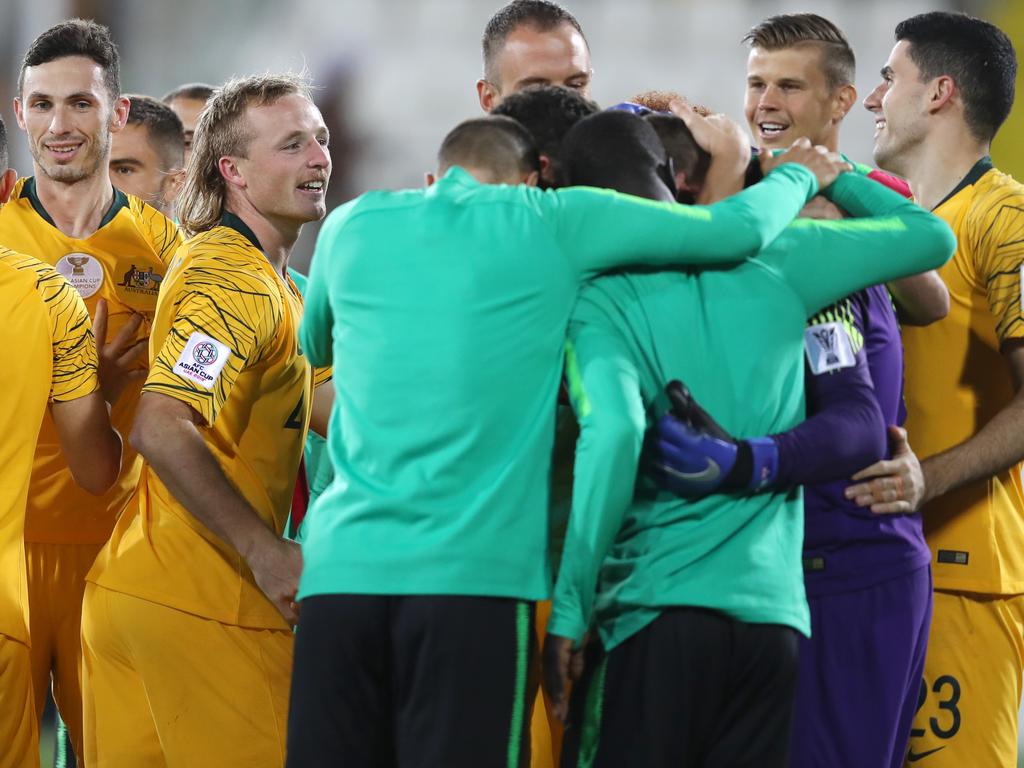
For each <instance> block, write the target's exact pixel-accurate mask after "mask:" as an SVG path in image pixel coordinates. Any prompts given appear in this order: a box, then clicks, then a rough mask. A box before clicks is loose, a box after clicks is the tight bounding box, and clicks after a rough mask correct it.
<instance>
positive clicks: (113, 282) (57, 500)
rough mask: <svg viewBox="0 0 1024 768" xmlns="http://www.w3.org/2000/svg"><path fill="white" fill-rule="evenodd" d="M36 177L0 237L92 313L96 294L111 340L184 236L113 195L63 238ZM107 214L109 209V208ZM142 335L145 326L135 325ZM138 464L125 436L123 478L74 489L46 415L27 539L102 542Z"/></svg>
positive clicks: (2, 212) (130, 395) (128, 400)
mask: <svg viewBox="0 0 1024 768" xmlns="http://www.w3.org/2000/svg"><path fill="white" fill-rule="evenodd" d="M32 189H33V183H32V181H31V180H30V179H21V180H19V181H18V183H17V184H16V186H15V188H14V191H13V192H12V194H11V199H10V202H8V203H7V204H6V205H4V206H3V207H2V208H0V243H3V244H4V245H5V246H7V247H9V248H13V249H15V250H17V251H21V252H23V253H27V254H29V255H30V256H34V257H35V258H37V259H40V260H41V261H43V262H45V263H47V264H49V265H51V266H54V267H56V268H57V270H58V272H61V274H62V275H64V276H65V277H67V278H68V280H69V281H70V282H71V284H72V285H74V286H75V287H76V288H77V289H78V290H79V292H80V293H81V294H82V295H83V298H84V299H85V305H86V307H87V308H88V310H89V314H90V315H92V314H93V313H94V312H95V311H96V304H97V302H98V301H99V300H100V299H106V300H107V303H108V308H109V311H110V321H109V331H108V334H107V338H108V339H110V338H113V337H114V335H116V333H117V332H118V330H120V328H121V327H122V326H123V325H124V323H125V322H127V321H128V319H129V318H130V316H131V313H132V312H141V313H142V314H144V315H146V316H147V317H152V314H153V310H154V308H155V307H156V296H157V289H158V288H159V286H160V282H161V280H162V278H163V275H164V273H165V271H166V264H167V263H168V262H169V261H170V259H171V257H172V256H173V255H174V251H175V250H176V249H177V247H178V245H179V244H180V242H181V237H180V235H179V234H178V229H177V227H176V226H175V225H174V224H173V223H172V222H171V221H170V220H169V219H168V218H167V217H166V216H164V215H163V214H161V213H160V212H159V211H157V210H156V209H154V208H152V207H150V206H148V205H146V204H145V203H143V202H142V201H141V200H139V199H137V198H134V197H131V196H125V195H116V196H115V198H114V204H113V205H112V207H111V211H112V212H113V211H115V208H116V212H115V213H114V214H113V217H112V218H111V219H110V220H109V221H107V222H106V223H104V224H103V226H102V227H100V228H99V229H98V230H97V231H96V232H95V233H94V234H93V235H92V236H90V237H88V238H85V239H77V238H73V237H67V236H66V235H64V234H63V233H62V232H61V231H60V230H59V229H57V228H56V227H55V226H54V225H53V224H52V223H50V222H49V221H47V218H46V214H45V211H44V210H42V209H41V208H40V207H39V205H40V204H39V203H38V199H37V198H35V197H34V195H31V194H30V191H31V190H32ZM108 216H109V214H108ZM139 333H140V338H141V337H142V336H144V335H145V334H146V333H148V328H146V327H143V328H142V329H141V330H140V332H139ZM139 388H140V387H139V385H138V384H135V385H133V386H131V387H129V388H128V389H126V391H125V392H124V394H123V395H122V396H121V398H120V399H119V400H118V402H117V404H116V405H115V406H114V409H113V413H112V414H111V420H112V422H113V424H114V426H115V428H117V430H118V431H119V432H121V434H122V435H127V434H128V432H129V429H130V426H131V420H132V417H133V416H134V414H135V408H136V406H137V404H138V398H139ZM140 464H141V462H140V461H138V458H137V456H136V454H135V452H134V451H132V449H131V446H130V445H128V442H127V441H125V445H124V458H123V461H122V468H121V476H120V478H118V481H117V483H115V485H114V487H113V488H112V489H111V490H110V491H108V492H107V493H106V494H104V495H103V496H93V495H91V494H89V493H87V492H86V491H84V490H82V489H81V488H79V487H78V486H77V485H76V484H75V482H74V479H73V478H72V477H71V472H70V470H69V469H68V467H67V463H66V462H65V461H64V457H63V454H62V453H61V450H60V443H59V441H58V438H57V432H56V429H55V428H54V425H53V421H52V419H50V417H49V415H47V416H46V417H45V418H44V421H43V427H42V429H41V430H40V433H39V443H38V447H37V448H36V457H35V464H34V466H33V470H32V481H31V482H32V484H31V491H30V493H29V501H28V513H27V518H26V523H25V538H26V540H27V541H39V542H50V543H69V544H76V543H95V544H101V543H103V542H104V541H106V539H107V536H109V535H110V530H111V528H113V525H114V519H115V518H116V517H117V515H118V513H119V512H120V511H121V510H122V509H123V508H124V505H125V504H126V503H127V501H128V499H129V498H130V497H131V494H132V492H133V491H134V489H135V485H136V483H137V482H138V477H139V469H140Z"/></svg>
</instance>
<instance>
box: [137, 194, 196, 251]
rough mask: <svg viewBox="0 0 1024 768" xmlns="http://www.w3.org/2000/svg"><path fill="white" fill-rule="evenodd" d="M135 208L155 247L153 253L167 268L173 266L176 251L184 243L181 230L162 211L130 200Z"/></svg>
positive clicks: (149, 239)
mask: <svg viewBox="0 0 1024 768" xmlns="http://www.w3.org/2000/svg"><path fill="white" fill-rule="evenodd" d="M129 199H130V200H131V204H132V206H133V208H134V213H135V215H136V217H137V218H138V221H139V222H140V225H141V227H142V230H143V232H144V234H145V236H146V239H147V240H148V241H149V244H150V245H151V246H153V251H154V252H155V253H156V255H157V256H158V257H159V258H160V261H162V262H163V264H164V266H165V267H169V266H170V265H171V260H172V259H173V258H174V253H175V251H177V250H178V246H180V245H181V244H182V243H183V242H184V238H183V237H182V235H181V230H179V229H178V225H177V224H175V223H174V222H173V221H171V220H170V219H169V218H167V217H166V216H164V215H163V214H162V213H160V211H158V210H156V209H155V208H153V207H152V206H150V205H147V204H146V203H144V202H142V201H141V200H139V199H137V198H129Z"/></svg>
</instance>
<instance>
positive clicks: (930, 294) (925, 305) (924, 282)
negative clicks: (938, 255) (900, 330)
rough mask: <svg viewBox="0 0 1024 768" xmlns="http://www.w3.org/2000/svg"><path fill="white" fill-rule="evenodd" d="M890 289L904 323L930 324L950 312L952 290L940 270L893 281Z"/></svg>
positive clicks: (901, 320) (889, 286)
mask: <svg viewBox="0 0 1024 768" xmlns="http://www.w3.org/2000/svg"><path fill="white" fill-rule="evenodd" d="M888 288H889V293H890V294H892V300H893V303H894V304H895V305H896V311H897V312H898V313H899V318H900V322H902V323H903V324H904V325H915V326H924V325H930V324H931V323H934V322H937V321H939V320H941V319H942V318H944V317H945V316H946V315H947V314H949V290H948V289H947V288H946V284H945V283H944V282H942V278H941V277H939V273H938V272H937V271H936V270H930V271H928V272H922V273H921V274H919V275H911V276H910V277H904V278H901V279H900V280H893V281H892V282H891V283H889V285H888Z"/></svg>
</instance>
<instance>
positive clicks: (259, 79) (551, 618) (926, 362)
mask: <svg viewBox="0 0 1024 768" xmlns="http://www.w3.org/2000/svg"><path fill="white" fill-rule="evenodd" d="M744 43H746V44H747V45H748V47H749V51H748V59H747V81H746V99H745V105H744V106H745V109H744V112H745V117H746V121H747V123H748V125H747V128H748V129H749V134H748V132H747V131H745V130H744V129H743V128H741V127H740V126H739V125H737V124H735V123H733V122H732V121H730V120H728V119H727V118H725V117H723V116H721V115H718V114H714V113H713V112H712V111H711V110H709V109H708V108H705V107H702V106H699V105H695V104H692V103H690V102H689V101H687V99H686V98H685V97H684V96H681V95H679V94H677V93H668V92H662V91H646V92H643V93H639V94H634V95H628V94H623V100H622V102H621V103H619V104H617V105H615V106H612V107H609V108H607V109H604V110H602V109H601V108H600V107H599V106H598V105H597V104H596V103H594V102H593V101H592V100H591V98H590V84H591V74H592V68H591V58H590V49H589V46H588V44H587V40H586V37H585V36H584V33H583V30H582V28H581V26H580V24H579V23H578V22H577V20H576V19H575V18H574V17H573V16H572V15H571V14H570V13H569V12H568V11H567V10H565V9H564V8H562V7H560V6H558V5H556V4H554V3H552V2H548V0H513V1H512V2H511V3H509V4H508V5H506V6H504V7H503V8H501V9H500V10H498V11H497V12H496V13H495V15H494V16H493V17H492V18H491V20H490V21H489V23H488V25H487V27H486V29H485V30H484V35H483V51H482V52H483V62H484V76H483V78H481V79H480V80H479V81H478V82H477V92H478V96H479V101H480V106H481V108H482V110H483V111H484V113H486V114H485V115H483V116H480V117H475V118H472V119H468V120H465V121H463V122H461V123H459V124H458V125H456V126H455V127H454V128H453V129H452V130H451V131H450V132H449V133H448V135H447V136H445V138H444V140H443V142H442V143H441V146H440V148H439V150H438V154H437V159H436V165H435V167H434V172H433V173H431V174H428V180H427V182H428V183H427V186H426V187H425V188H423V189H407V190H400V191H376V192H368V193H365V194H363V195H361V196H360V197H358V198H356V199H355V200H352V201H351V202H349V203H346V204H345V205H342V206H341V207H339V208H337V209H336V210H334V211H333V212H330V213H329V215H328V210H327V204H326V192H327V188H328V184H329V182H330V177H331V155H330V149H329V133H328V129H327V126H326V125H325V122H324V119H323V117H322V116H321V114H320V111H319V110H318V108H317V107H316V105H315V104H314V101H313V98H312V94H311V90H310V86H309V83H308V81H307V80H306V79H305V78H303V77H299V76H295V75H291V74H266V75H260V76H252V77H245V78H236V79H232V80H230V81H228V82H226V83H224V84H223V85H221V86H219V87H212V86H206V85H202V84H192V85H187V86H182V87H180V88H178V89H176V90H174V91H172V92H171V93H169V94H167V95H166V96H165V97H164V98H163V99H160V100H158V99H154V98H150V97H147V96H142V95H124V94H122V93H121V90H120V74H119V67H120V63H119V57H118V52H117V48H116V46H115V44H114V42H113V40H112V39H111V37H110V33H109V31H108V30H107V29H106V28H105V27H103V26H101V25H98V24H96V23H94V22H91V21H83V20H80V19H74V20H71V21H66V22H63V23H61V24H58V25H56V26H54V27H52V28H50V29H48V30H47V31H45V32H44V33H43V34H41V35H40V36H39V37H38V38H37V39H36V40H35V41H34V42H33V43H32V45H31V46H30V48H29V49H28V51H27V53H26V54H25V57H24V59H23V63H22V66H21V71H20V75H19V82H18V88H17V96H16V99H15V102H14V109H15V114H16V117H17V123H18V127H19V128H20V129H21V130H22V131H24V133H25V136H26V138H27V140H28V146H29V149H30V153H31V156H32V166H33V167H32V174H31V175H30V176H26V177H23V178H18V177H17V174H16V173H15V172H14V171H13V170H12V169H9V168H8V167H7V134H6V130H5V129H4V128H3V125H2V123H0V165H2V168H0V171H2V172H3V173H2V175H0V203H2V207H0V344H2V345H3V347H4V348H6V349H8V350H10V351H11V352H12V354H11V355H10V360H11V361H12V364H10V365H8V366H6V367H5V370H4V372H3V373H2V374H0V386H2V389H3V391H4V397H3V399H2V400H0V429H2V430H3V432H4V434H6V435H7V438H6V439H5V440H3V441H2V442H0V466H2V467H3V470H2V471H3V481H2V482H0V768H8V767H10V768H24V767H25V766H38V765H39V760H40V758H39V721H40V718H41V717H42V711H43V705H44V702H45V701H46V699H47V697H48V695H49V692H50V691H51V690H52V695H53V698H54V700H55V702H56V704H57V708H58V710H59V713H60V716H61V718H62V721H63V723H64V724H66V733H67V739H68V740H69V742H70V746H71V750H72V751H73V754H74V757H75V758H76V759H77V762H78V765H81V766H86V768H122V767H123V768H135V767H137V766H190V767H191V766H239V767H240V768H241V767H242V766H245V767H246V768H249V767H252V766H285V765H286V766H288V767H289V768H305V767H314V766H335V765H343V766H366V767H367V768H370V767H378V766H396V767H399V766H400V767H401V768H405V767H406V766H424V767H425V768H426V767H433V768H441V767H443V768H449V767H453V768H457V767H462V766H465V767H467V768H470V767H472V768H477V767H487V768H490V767H491V766H509V767H510V768H511V767H513V766H517V767H518V766H534V767H535V768H553V766H555V765H561V766H605V767H615V768H618V767H621V766H630V767H631V766H638V767H644V766H658V767H660V766H702V767H707V768H737V767H739V766H750V767H751V768H753V767H755V766H756V767H757V768H766V767H769V766H779V768H784V767H787V766H793V767H798V768H835V767H846V766H849V768H889V767H892V768H896V767H897V766H903V765H911V764H915V763H919V762H920V763H922V764H924V765H926V766H957V767H958V768H962V766H985V767H986V768H988V767H989V766H1007V767H1010V766H1015V765H1016V747H1017V708H1018V705H1019V702H1020V698H1021V673H1022V669H1024V556H1022V554H1021V553H1022V552H1024V491H1022V487H1021V462H1022V460H1024V429H1021V423H1022V421H1024V394H1021V382H1022V380H1024V342H1022V340H1024V287H1022V282H1021V281H1022V277H1024V187H1022V186H1021V185H1020V184H1018V183H1017V182H1016V181H1014V180H1013V179H1012V178H1011V177H1010V176H1008V175H1006V174H1003V173H1001V172H1000V171H999V170H997V169H996V168H995V167H994V166H993V163H992V160H991V159H990V157H989V148H990V145H991V142H992V139H993V138H994V137H995V135H996V133H997V131H998V130H999V128H1000V126H1001V125H1002V123H1003V122H1004V121H1005V119H1006V117H1007V116H1008V114H1009V112H1010V109H1011V107H1012V105H1013V98H1014V82H1015V77H1016V67H1017V63H1016V55H1015V52H1014V49H1013V46H1012V44H1011V42H1010V40H1009V39H1008V38H1007V36H1006V35H1005V34H1004V33H1003V32H1002V31H1000V30H999V29H998V28H996V27H995V26H993V25H992V24H989V23H987V22H984V21H981V20H979V19H975V18H972V17H969V16H965V15H961V14H953V13H943V12H934V13H926V14H921V15H919V16H914V17H912V18H909V19H907V20H905V21H903V22H901V23H900V24H899V25H898V26H897V27H896V30H895V46H894V47H893V49H892V53H891V54H890V56H889V59H888V61H886V62H885V63H884V65H883V66H882V68H881V75H882V81H881V83H880V84H879V85H878V87H877V88H876V89H875V90H874V91H873V92H872V93H871V94H870V95H868V97H867V98H866V99H864V100H863V106H864V107H866V108H867V109H868V110H870V111H871V112H872V113H873V114H874V115H875V118H876V131H875V136H874V142H875V146H874V164H875V166H877V167H873V166H871V165H867V164H864V163H861V162H857V161H855V160H853V159H851V158H848V157H846V156H845V155H843V154H842V153H841V151H840V145H839V134H840V127H841V125H842V122H843V119H844V117H845V116H846V115H847V114H848V113H849V111H850V110H851V109H853V108H854V107H856V106H857V102H858V96H857V92H856V89H855V87H854V84H853V83H854V76H855V57H854V53H853V51H852V49H851V47H850V45H849V43H848V41H847V39H846V38H845V36H844V35H843V33H842V32H841V31H840V30H839V29H838V28H837V27H836V26H835V25H834V24H833V23H832V22H830V21H828V20H827V19H824V18H822V17H820V16H817V15H815V14H792V15H782V16H774V17H771V18H768V19H766V20H764V21H762V22H760V23H758V24H757V25H756V26H754V27H753V28H752V29H751V30H750V31H749V33H748V34H747V36H746V37H745V38H744ZM681 79H682V80H683V81H685V77H682V78H681ZM717 106H723V105H717ZM751 136H752V137H753V144H754V146H753V147H751ZM325 217H326V218H325ZM321 219H325V221H324V223H323V226H322V228H321V229H320V232H319V235H318V238H317V242H316V249H315V253H314V257H313V260H312V263H311V267H310V270H309V275H308V277H307V276H305V275H302V274H300V273H298V272H296V271H294V270H293V269H291V268H290V267H289V257H290V255H291V252H292V249H293V247H294V245H295V243H296V241H297V239H298V236H299V233H300V231H301V228H302V227H303V225H304V224H308V223H311V222H316V221H319V220H321ZM15 361H16V362H15ZM325 439H326V442H325Z"/></svg>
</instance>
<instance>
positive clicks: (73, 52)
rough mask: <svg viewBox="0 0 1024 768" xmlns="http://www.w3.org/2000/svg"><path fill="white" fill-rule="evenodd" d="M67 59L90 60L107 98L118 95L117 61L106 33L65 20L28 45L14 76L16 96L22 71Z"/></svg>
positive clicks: (78, 21) (94, 25)
mask: <svg viewBox="0 0 1024 768" xmlns="http://www.w3.org/2000/svg"><path fill="white" fill-rule="evenodd" d="M67 56H84V57H86V58H88V59H92V60H93V61H95V62H96V63H97V64H99V65H100V68H101V69H102V70H103V84H104V85H105V86H106V87H107V91H109V92H110V96H111V98H114V99H116V98H117V97H118V96H120V95H121V58H120V56H118V53H117V46H116V45H114V40H113V38H111V36H110V30H109V29H107V28H106V27H105V26H103V25H102V24H97V23H96V22H95V21H91V20H89V19H68V20H67V21H62V22H61V23H60V24H55V25H54V26H52V27H50V28H49V29H48V30H46V31H45V32H43V34H41V35H40V36H39V37H37V38H36V39H35V40H33V41H32V45H30V46H29V47H28V51H26V53H25V58H24V59H22V61H21V71H20V72H19V74H18V96H21V89H22V86H24V85H25V69H26V68H27V67H37V66H39V65H40V64H48V63H50V62H51V61H56V60H57V59H63V58H65V57H67Z"/></svg>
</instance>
